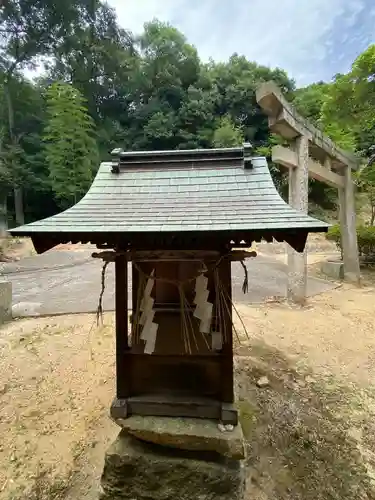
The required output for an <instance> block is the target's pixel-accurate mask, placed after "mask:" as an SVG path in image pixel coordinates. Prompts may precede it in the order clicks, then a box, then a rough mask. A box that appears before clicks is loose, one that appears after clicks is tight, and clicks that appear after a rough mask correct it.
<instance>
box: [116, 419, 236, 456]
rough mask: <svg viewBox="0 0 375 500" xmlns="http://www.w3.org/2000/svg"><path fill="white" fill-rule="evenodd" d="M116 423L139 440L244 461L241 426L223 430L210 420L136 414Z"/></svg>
mask: <svg viewBox="0 0 375 500" xmlns="http://www.w3.org/2000/svg"><path fill="white" fill-rule="evenodd" d="M116 423H117V424H118V425H119V426H120V427H122V428H123V429H124V430H125V431H126V432H127V433H128V434H131V435H132V436H134V437H136V438H137V439H140V440H141V441H147V442H149V443H154V444H159V445H162V446H167V447H168V448H179V449H182V450H189V451H214V452H217V453H220V455H224V456H226V457H228V458H234V459H236V460H242V459H244V458H245V444H244V436H243V432H242V427H241V425H240V424H239V425H237V426H235V427H234V426H231V427H232V428H231V430H230V431H226V430H225V427H224V426H223V425H222V424H221V425H220V424H219V425H218V423H217V422H214V421H211V420H205V419H198V418H170V417H142V416H139V415H133V416H131V417H129V418H127V419H117V420H116ZM220 427H221V428H222V429H223V430H220Z"/></svg>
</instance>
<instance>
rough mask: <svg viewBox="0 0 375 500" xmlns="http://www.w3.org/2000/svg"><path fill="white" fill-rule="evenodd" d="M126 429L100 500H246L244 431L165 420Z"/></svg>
mask: <svg viewBox="0 0 375 500" xmlns="http://www.w3.org/2000/svg"><path fill="white" fill-rule="evenodd" d="M132 419H133V420H132ZM148 422H149V425H148ZM118 423H120V422H118ZM123 425H124V427H125V428H124V429H123V430H122V431H121V432H120V434H119V435H118V437H117V439H116V440H115V442H114V443H113V444H112V446H111V447H110V448H109V450H108V451H107V453H106V457H105V465H104V471H103V475H102V480H101V486H102V492H101V495H100V500H192V499H194V500H243V498H244V492H245V470H244V464H243V460H241V459H242V458H243V457H244V445H243V439H242V430H241V428H240V427H238V428H236V429H235V430H234V431H233V430H232V431H225V432H222V431H220V430H219V429H218V425H217V423H215V422H208V421H204V420H198V419H197V420H195V419H172V418H163V417H158V418H154V417H130V418H129V419H127V420H124V421H123ZM205 428H206V431H207V432H206V433H205V431H204V429H205ZM157 429H160V432H159V433H158V432H157ZM185 431H186V432H185ZM135 436H137V437H135ZM231 436H232V437H231ZM220 437H222V439H220ZM161 443H163V444H161Z"/></svg>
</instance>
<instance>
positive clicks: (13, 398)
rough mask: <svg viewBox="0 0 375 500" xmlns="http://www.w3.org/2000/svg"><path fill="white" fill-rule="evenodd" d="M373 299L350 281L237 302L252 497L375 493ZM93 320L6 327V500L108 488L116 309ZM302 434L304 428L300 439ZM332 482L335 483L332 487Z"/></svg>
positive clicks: (42, 499)
mask: <svg viewBox="0 0 375 500" xmlns="http://www.w3.org/2000/svg"><path fill="white" fill-rule="evenodd" d="M374 300H375V290H374V288H370V287H367V288H363V289H357V288H354V287H350V286H347V285H345V286H343V287H342V288H341V289H337V290H334V291H332V292H328V293H326V294H324V295H321V296H317V297H314V298H312V299H310V301H309V306H308V307H307V308H305V309H300V308H296V307H292V306H289V305H287V304H285V303H268V304H265V305H260V306H255V305H254V306H246V305H243V304H242V305H241V304H240V305H239V306H238V309H239V312H240V314H241V316H242V318H243V319H244V322H245V324H246V327H247V330H248V332H249V334H250V338H249V339H247V338H246V337H245V336H244V335H243V334H241V333H240V335H241V344H240V345H237V346H236V352H237V355H238V358H237V378H238V380H239V385H240V399H241V401H240V404H241V405H242V406H241V407H242V411H243V414H244V418H245V419H248V420H247V423H248V424H249V422H250V425H246V427H248V429H247V432H248V437H249V442H251V446H252V448H251V450H250V452H249V456H250V458H251V460H250V462H249V471H251V477H252V480H251V482H250V490H249V491H250V493H249V495H251V496H249V498H251V499H252V500H253V499H256V500H271V499H276V500H279V499H280V500H281V499H283V500H284V499H288V500H290V499H292V500H294V499H296V500H300V499H302V498H303V499H304V500H306V499H310V498H311V499H313V498H314V499H315V500H316V499H322V500H324V499H325V498H327V499H328V498H329V499H337V500H338V499H339V498H348V500H349V499H350V500H353V499H354V500H357V499H358V500H359V499H366V498H368V499H370V498H375V497H374V496H371V494H372V493H371V492H370V486H369V485H368V484H367V482H366V481H367V480H369V478H370V473H371V469H369V471H367V472H366V474H364V473H363V467H364V465H363V464H364V463H365V462H366V461H368V462H369V463H370V464H371V461H372V459H373V457H372V455H371V453H372V451H374V450H375V444H374V442H373V441H374V438H373V437H371V436H374V435H375V429H374V427H373V424H371V421H374V418H373V417H374V412H373V408H374V397H373V392H374V387H375V336H374V326H375V325H374V315H373V310H374ZM93 321H94V318H93V316H92V315H80V316H65V317H58V318H41V319H37V320H36V319H25V320H19V321H16V322H13V323H11V324H9V325H7V326H5V327H3V328H1V330H0V336H1V341H0V380H1V386H0V405H1V406H0V434H1V436H2V442H1V444H0V499H1V500H21V499H22V500H23V499H26V498H27V499H32V500H47V499H55V500H57V499H65V500H73V499H78V498H79V499H80V500H81V499H85V500H94V499H96V498H97V491H98V479H99V476H100V474H101V469H102V462H103V456H104V451H105V449H106V447H107V446H108V444H109V442H110V441H111V440H113V438H114V436H115V435H116V433H117V432H118V430H117V428H116V426H115V425H114V424H112V423H111V421H110V420H109V418H108V409H109V406H110V402H111V399H112V397H113V394H114V334H113V321H112V315H111V314H107V315H106V316H105V318H104V322H105V326H104V327H101V328H99V329H98V328H96V325H95V324H93ZM237 326H238V329H239V330H240V323H239V322H237ZM261 374H266V375H267V376H268V377H269V379H270V387H269V388H266V389H264V390H262V391H260V390H259V389H257V388H256V384H255V381H256V378H257V377H258V376H259V375H261ZM353 401H355V403H353ZM253 406H257V408H258V409H254V407H253ZM259 412H260V413H259ZM266 416H267V419H268V420H265V418H266ZM319 422H320V423H319ZM342 422H344V423H342ZM369 422H370V423H369ZM297 424H298V425H297ZM344 424H345V425H344ZM249 429H250V430H249ZM262 429H263V430H262ZM264 429H266V430H267V432H266V433H265V432H263V431H264ZM301 429H302V430H301ZM306 429H309V434H308V439H307V437H306V436H305V435H304V434H303V432H305V433H306V432H307V431H306ZM261 430H262V432H263V434H262V432H261ZM338 432H340V433H339V434H337V433H338ZM296 433H297V434H298V433H299V434H298V435H302V436H303V441H301V440H300V439H299V438H298V440H297V441H298V447H297V448H296V446H295V438H294V437H293V436H295V435H297V434H296ZM265 435H266V436H267V439H268V441H267V442H265V441H264V439H265V437H264V436H265ZM349 435H350V436H352V437H351V438H350V439H351V440H350V441H348V444H347V443H346V437H345V436H349ZM273 438H274V442H273V444H271V448H269V446H270V443H269V440H270V439H273ZM330 439H331V440H332V442H331V444H329V443H330V441H329V440H330ZM348 439H349V438H348ZM301 442H303V444H301ZM267 443H268V444H267ZM311 443H313V444H311ZM316 443H320V444H319V446H318V444H316ZM342 443H344V444H345V446H344V444H342ZM350 443H351V444H350ZM292 445H293V446H292ZM346 446H347V447H346ZM373 447H374V448H373ZM336 449H338V450H341V451H340V453H339V457H338V456H336V455H337V454H335V450H336ZM330 450H331V451H330ZM270 454H273V455H272V456H273V458H272V460H271V455H270ZM357 455H358V456H357ZM267 457H268V458H267ZM353 457H356V458H355V463H354V462H352V460H354V458H353ZM361 457H362V458H361ZM364 457H365V458H364ZM338 458H340V460H341V461H338ZM318 459H319V461H320V462H317V460H318ZM358 460H362V462H363V463H362V462H361V465H360V471H362V472H360V473H359V472H358V473H357V472H356V471H357V466H356V465H355V464H356V463H357V461H358ZM331 462H332V463H331ZM293 463H295V465H293ZM322 463H323V466H324V467H323V468H322V465H319V464H322ZM267 464H268V465H267ZM270 464H271V465H272V466H271V465H270ZM296 464H305V465H304V469H303V470H300V469H301V467H300V466H299V468H298V467H297V465H296ZM307 464H311V466H310V468H309V467H308V465H307ZM353 464H354V465H353ZM358 467H359V466H358ZM358 470H359V469H358ZM280 471H284V472H283V474H284V476H282V477H281V476H280ZM287 472H288V474H289V475H286V474H287ZM249 473H250V472H249ZM344 473H347V475H348V476H350V480H349V479H348V483H346V482H345V481H346V480H345V477H346V476H345V477H344V475H345V474H344ZM262 478H263V479H262ZM370 479H371V478H370ZM330 481H331V482H332V484H333V485H334V489H335V491H336V493H335V492H331V493H330V492H328V490H327V484H329V483H330ZM352 483H353V484H352ZM301 484H302V486H303V484H306V488H309V490H308V491H307V490H306V491H303V490H302V489H301V488H302V486H301ZM319 488H320V489H319ZM323 488H325V489H324V490H323ZM289 490H290V491H289ZM301 492H302V493H301ZM353 492H354V493H353ZM329 495H331V496H329ZM339 495H341V496H339Z"/></svg>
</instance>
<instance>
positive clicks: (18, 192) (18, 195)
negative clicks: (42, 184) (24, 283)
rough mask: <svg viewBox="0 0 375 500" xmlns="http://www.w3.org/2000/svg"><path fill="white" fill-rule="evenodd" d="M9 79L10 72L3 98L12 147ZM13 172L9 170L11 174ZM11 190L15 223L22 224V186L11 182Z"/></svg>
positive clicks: (23, 216)
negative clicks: (6, 110)
mask: <svg viewBox="0 0 375 500" xmlns="http://www.w3.org/2000/svg"><path fill="white" fill-rule="evenodd" d="M11 81H12V74H11V73H8V75H7V78H6V80H5V85H4V90H5V98H6V102H7V108H8V128H9V138H10V142H11V145H12V146H13V147H15V146H16V140H15V137H14V108H13V101H12V96H11V93H10V86H11ZM13 174H14V172H11V175H13ZM13 192H14V208H15V212H16V223H17V225H22V224H24V221H25V215H24V210H23V188H22V186H19V185H17V184H16V182H14V183H13Z"/></svg>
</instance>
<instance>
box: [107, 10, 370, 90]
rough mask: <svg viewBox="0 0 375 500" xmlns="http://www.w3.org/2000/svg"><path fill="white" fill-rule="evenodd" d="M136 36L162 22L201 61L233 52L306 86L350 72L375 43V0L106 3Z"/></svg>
mask: <svg viewBox="0 0 375 500" xmlns="http://www.w3.org/2000/svg"><path fill="white" fill-rule="evenodd" d="M107 1H108V3H109V5H111V6H112V7H114V8H115V9H116V12H117V16H118V19H119V23H120V25H121V26H122V27H124V28H127V29H129V30H131V31H132V32H133V33H135V34H137V33H140V32H141V31H142V27H143V24H144V23H145V22H147V21H151V20H152V19H153V18H157V19H159V20H160V21H166V22H169V23H171V24H172V25H173V26H175V27H176V28H178V29H179V30H180V31H181V32H182V33H184V35H185V36H186V37H187V39H188V41H189V43H191V44H193V45H194V46H195V47H196V48H197V49H198V53H199V55H200V57H201V59H202V60H203V61H208V60H209V59H210V58H212V59H214V60H216V61H224V60H227V59H228V58H229V57H230V56H231V55H232V54H233V53H234V52H237V53H238V54H240V55H245V56H246V57H247V58H248V59H250V60H252V61H256V62H257V63H259V64H264V65H266V66H270V67H272V68H275V67H280V68H282V69H284V70H286V71H287V73H288V75H289V77H291V78H294V79H295V80H296V82H297V85H299V86H303V85H308V84H309V83H312V82H316V81H319V80H324V81H329V80H330V79H331V78H332V77H333V76H334V75H335V74H336V73H344V72H347V71H348V70H349V69H350V66H351V64H352V62H353V61H354V59H355V58H356V57H357V56H358V55H359V54H360V53H361V52H363V50H365V49H366V48H367V47H368V46H369V45H370V44H371V43H375V2H374V0H107Z"/></svg>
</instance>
